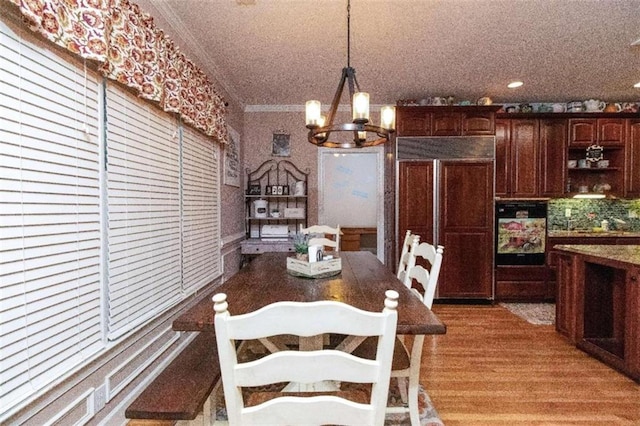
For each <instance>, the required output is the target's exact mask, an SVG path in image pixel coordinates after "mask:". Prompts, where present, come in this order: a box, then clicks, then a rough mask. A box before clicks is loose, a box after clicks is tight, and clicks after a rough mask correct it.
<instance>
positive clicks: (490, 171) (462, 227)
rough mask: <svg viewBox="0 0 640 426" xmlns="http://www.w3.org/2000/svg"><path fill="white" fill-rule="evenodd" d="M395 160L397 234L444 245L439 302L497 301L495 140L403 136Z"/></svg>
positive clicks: (476, 137) (438, 290)
mask: <svg viewBox="0 0 640 426" xmlns="http://www.w3.org/2000/svg"><path fill="white" fill-rule="evenodd" d="M396 158H397V167H398V170H397V172H398V173H397V174H396V175H397V176H398V180H397V188H396V194H398V196H397V200H398V201H397V206H396V208H397V212H396V213H397V214H396V217H397V218H398V227H397V233H396V235H398V236H399V237H401V238H404V235H405V233H406V231H407V230H411V232H412V233H415V234H418V235H420V237H421V241H426V242H429V243H431V244H435V245H442V246H444V257H443V263H442V269H441V271H440V276H439V280H438V288H437V292H436V298H437V299H486V300H490V299H493V294H494V292H493V254H494V250H493V247H494V168H495V165H494V159H495V138H494V137H493V136H487V137H484V136H474V137H436V138H434V137H399V138H397V144H396ZM398 243H401V242H398Z"/></svg>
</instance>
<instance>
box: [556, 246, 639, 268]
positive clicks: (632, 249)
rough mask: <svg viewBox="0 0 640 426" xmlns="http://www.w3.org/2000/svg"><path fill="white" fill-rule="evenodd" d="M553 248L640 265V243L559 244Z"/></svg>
mask: <svg viewBox="0 0 640 426" xmlns="http://www.w3.org/2000/svg"><path fill="white" fill-rule="evenodd" d="M553 248H554V250H562V251H567V252H570V253H578V254H584V255H588V256H596V257H599V258H602V259H609V260H615V261H618V262H624V263H629V264H632V265H638V266H640V245H596V244H558V245H555V246H553Z"/></svg>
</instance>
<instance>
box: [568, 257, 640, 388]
mask: <svg viewBox="0 0 640 426" xmlns="http://www.w3.org/2000/svg"><path fill="white" fill-rule="evenodd" d="M635 253H636V248H635V246H620V247H617V248H616V250H612V251H610V252H606V251H603V250H602V249H601V248H599V247H598V246H571V245H565V246H561V247H560V249H559V254H558V255H557V259H558V271H559V275H558V277H559V282H558V297H557V301H556V330H557V331H558V332H559V333H560V334H562V335H564V336H566V337H567V338H568V339H569V341H570V342H571V343H573V344H575V345H576V346H577V347H578V348H580V349H582V350H583V351H585V352H586V353H588V354H589V355H591V356H593V357H594V358H597V359H598V360H600V361H602V362H604V363H605V364H608V365H610V366H611V367H613V368H615V369H617V370H619V371H621V372H622V373H624V374H626V375H628V376H630V377H631V378H632V379H634V380H636V381H640V264H639V263H638V257H637V255H635Z"/></svg>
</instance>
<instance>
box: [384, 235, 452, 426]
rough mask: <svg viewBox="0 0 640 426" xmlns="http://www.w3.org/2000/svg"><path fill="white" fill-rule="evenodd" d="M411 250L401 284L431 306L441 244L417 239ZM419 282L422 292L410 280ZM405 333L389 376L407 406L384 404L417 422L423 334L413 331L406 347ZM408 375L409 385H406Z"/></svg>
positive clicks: (416, 423)
mask: <svg viewBox="0 0 640 426" xmlns="http://www.w3.org/2000/svg"><path fill="white" fill-rule="evenodd" d="M410 254H411V257H412V259H410V260H409V264H410V266H409V270H408V271H407V273H406V278H405V282H404V284H405V285H406V286H408V287H409V288H410V289H411V290H413V291H414V293H415V294H416V296H417V297H418V298H420V299H421V300H422V302H423V303H424V304H425V305H426V306H427V307H428V308H429V309H431V306H432V305H433V298H434V296H435V293H436V287H437V285H438V277H439V275H440V267H441V265H442V257H443V254H444V247H443V246H438V247H437V248H436V247H434V246H433V245H432V244H429V243H420V244H418V245H415V244H414V245H413V246H412V248H411V250H410ZM419 258H422V259H425V260H426V261H428V262H429V264H430V268H429V269H428V270H427V269H426V268H425V267H423V266H421V265H417V264H416V263H417V259H419ZM414 280H415V281H417V282H418V283H420V285H421V286H422V288H423V289H424V293H420V292H419V291H418V290H416V288H415V287H413V285H412V284H413V281H414ZM403 337H404V336H400V337H399V338H398V340H397V341H396V345H397V346H401V347H402V349H403V352H404V354H403V355H400V356H398V355H397V353H398V350H396V356H394V363H393V366H392V371H391V377H396V378H397V381H398V387H399V388H400V394H401V397H402V401H403V402H405V403H408V404H407V406H406V407H387V412H389V413H397V412H407V411H408V412H409V416H410V418H411V424H412V425H414V426H416V425H420V417H419V411H418V391H419V390H420V363H421V360H422V347H423V345H424V335H416V336H414V339H413V344H412V346H411V350H410V351H409V349H408V348H407V347H406V345H405V339H404V338H403ZM407 379H408V387H407V384H406V382H407Z"/></svg>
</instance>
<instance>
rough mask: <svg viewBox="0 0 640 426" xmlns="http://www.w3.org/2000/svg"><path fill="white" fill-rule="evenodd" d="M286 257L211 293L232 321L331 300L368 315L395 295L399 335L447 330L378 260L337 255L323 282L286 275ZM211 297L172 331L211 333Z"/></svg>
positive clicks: (259, 260)
mask: <svg viewBox="0 0 640 426" xmlns="http://www.w3.org/2000/svg"><path fill="white" fill-rule="evenodd" d="M287 256H291V254H290V253H264V254H261V255H259V256H258V257H256V258H255V259H253V260H252V261H251V262H250V263H249V264H248V265H246V266H245V267H243V268H242V269H241V270H240V271H239V272H238V273H237V274H235V275H233V276H232V277H231V278H230V279H229V280H227V281H226V282H224V283H223V284H221V285H219V286H218V287H216V288H215V289H214V290H213V293H226V295H227V301H228V303H229V312H230V313H231V314H232V315H238V314H244V313H248V312H252V311H255V310H257V309H259V308H261V307H263V306H266V305H269V304H271V303H275V302H279V301H298V302H314V301H319V300H335V301H340V302H344V303H347V304H349V305H352V306H355V307H357V308H360V309H363V310H367V311H372V312H376V311H381V310H382V308H383V305H384V299H385V294H384V293H385V291H386V290H395V291H397V292H398V293H399V295H400V298H399V301H398V325H397V333H398V334H408V335H411V334H414V335H418V334H423V335H427V334H444V333H446V326H445V324H443V323H442V321H440V320H439V319H438V317H437V316H436V315H435V314H434V313H433V312H432V311H431V310H430V309H429V308H427V307H426V306H425V305H424V304H423V303H422V302H421V301H420V300H419V299H418V298H417V297H416V296H415V294H414V293H413V292H412V291H411V290H409V289H408V288H407V287H405V286H404V285H403V284H402V282H400V280H398V279H397V278H396V276H395V275H394V274H393V273H392V272H391V271H390V270H389V269H387V268H386V267H385V266H384V265H383V264H382V263H381V262H380V261H379V260H378V258H377V257H376V256H375V255H374V254H372V253H371V252H367V251H353V252H341V253H340V258H341V262H342V271H341V272H340V273H339V274H337V275H335V276H331V277H327V278H303V277H299V276H294V275H291V274H290V273H289V272H287V267H286V258H287ZM213 317H214V311H213V301H212V300H211V297H206V298H204V299H202V300H201V301H200V302H199V303H197V304H195V305H193V306H192V307H191V308H189V309H187V310H186V311H185V312H184V313H183V314H181V315H180V316H179V317H178V318H176V319H175V320H174V322H173V329H174V330H176V331H201V332H207V331H208V332H213V331H214V321H213Z"/></svg>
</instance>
